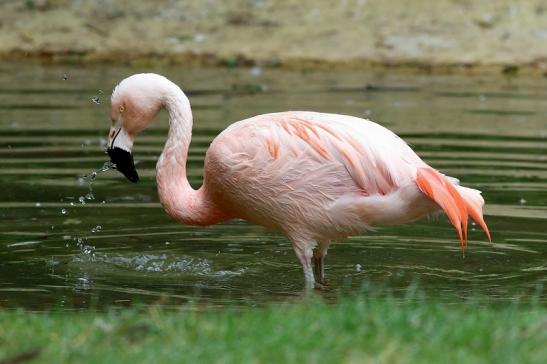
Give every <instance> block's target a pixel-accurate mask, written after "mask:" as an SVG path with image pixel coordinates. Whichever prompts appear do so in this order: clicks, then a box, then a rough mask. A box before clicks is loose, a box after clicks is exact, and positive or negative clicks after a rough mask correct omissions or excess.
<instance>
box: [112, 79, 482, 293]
mask: <svg viewBox="0 0 547 364" xmlns="http://www.w3.org/2000/svg"><path fill="white" fill-rule="evenodd" d="M161 107H166V108H167V109H168V112H169V114H170V132H169V137H168V141H167V143H166V146H165V149H164V152H163V153H162V155H161V157H160V159H159V160H158V164H157V182H158V191H159V196H160V200H161V202H162V204H163V206H164V208H165V210H166V211H167V213H168V214H169V215H171V216H172V217H173V218H175V219H177V220H179V221H181V222H183V223H187V224H193V225H209V224H213V223H216V222H219V221H223V220H227V219H232V218H241V219H245V220H247V221H250V222H253V223H256V224H259V225H263V226H266V227H268V228H271V229H276V230H279V231H282V232H283V233H284V234H286V235H287V237H288V238H289V239H290V240H291V242H292V244H293V247H294V250H295V252H296V254H297V256H298V258H299V259H300V262H301V264H302V266H303V269H304V273H305V277H306V281H307V282H313V281H314V274H313V269H312V268H313V267H312V261H313V263H314V265H315V273H316V275H318V276H319V277H320V278H319V279H318V280H319V281H323V279H324V270H323V269H324V268H323V260H324V257H325V255H326V252H327V249H328V247H329V245H330V242H331V241H332V240H337V239H341V238H345V237H347V236H350V235H356V234H361V233H363V232H365V231H367V230H369V229H371V228H372V227H374V226H380V225H394V224H402V223H406V222H410V221H414V220H416V219H419V218H421V217H423V216H426V215H429V214H432V213H435V212H438V211H440V210H444V211H445V213H447V215H448V217H449V219H450V221H451V223H452V224H453V225H454V227H455V228H456V231H457V232H458V235H459V237H460V241H461V244H462V248H464V247H465V244H466V239H467V237H466V231H467V216H468V215H470V216H471V217H472V218H473V219H474V220H475V221H476V222H477V223H479V224H480V225H481V226H482V227H483V229H484V230H485V232H486V233H487V235H488V237H489V232H488V228H487V227H486V224H485V223H484V220H483V218H482V205H483V204H484V200H483V199H482V197H481V196H480V192H479V191H477V190H473V189H469V188H465V187H461V186H458V185H457V180H455V179H453V178H450V177H446V176H444V175H442V174H440V173H439V172H437V171H436V170H434V169H433V168H431V167H429V166H428V165H427V164H426V163H425V162H423V161H422V160H421V159H420V158H419V157H418V156H417V155H416V154H415V153H414V152H413V151H412V149H411V148H410V147H409V146H408V145H407V144H406V143H405V142H404V141H403V140H402V139H401V138H399V137H398V136H397V135H395V134H394V133H393V132H391V131H390V130H388V129H386V128H384V127H382V126H380V125H378V124H376V123H374V122H372V121H369V120H364V119H360V118H356V117H352V116H346V115H337V114H325V113H317V112H305V111H290V112H281V113H273V114H264V115H258V116H255V117H252V118H249V119H246V120H242V121H239V122H236V123H234V124H232V125H230V126H229V127H228V128H226V129H225V130H224V131H223V132H222V133H220V134H219V135H218V136H217V137H216V138H215V139H214V140H213V142H212V143H211V146H210V148H209V150H208V151H207V154H206V157H205V164H204V179H203V185H202V187H201V188H200V189H199V190H197V191H194V190H193V189H192V188H191V187H190V185H189V183H188V181H187V179H186V159H187V153H188V144H189V141H190V136H191V128H192V116H191V111H190V105H189V102H188V99H187V98H186V96H185V95H184V93H183V92H182V91H181V90H180V88H178V86H176V85H174V84H173V83H171V82H170V81H168V80H167V79H165V78H163V77H162V76H158V75H153V74H141V75H134V76H131V77H130V78H128V79H126V80H124V81H122V83H120V85H119V86H118V87H117V88H116V90H115V91H114V93H113V96H112V110H111V112H112V118H113V123H114V125H113V130H112V133H111V140H110V147H111V149H114V148H121V149H123V150H129V151H130V150H131V147H132V143H133V139H134V137H135V136H136V134H138V132H140V130H142V129H143V128H144V127H145V126H146V125H147V124H148V122H149V121H151V120H152V119H153V117H154V116H155V114H156V113H157V111H158V110H159V109H160V108H161ZM120 131H121V132H122V133H121V134H122V138H121V140H120V141H119V142H116V140H114V138H113V136H114V134H115V133H116V132H118V133H120ZM116 139H117V138H116ZM113 162H114V163H116V161H114V160H113Z"/></svg>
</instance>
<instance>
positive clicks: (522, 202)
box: [519, 197, 527, 205]
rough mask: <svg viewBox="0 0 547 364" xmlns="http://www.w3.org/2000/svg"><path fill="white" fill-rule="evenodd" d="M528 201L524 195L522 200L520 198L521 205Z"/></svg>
mask: <svg viewBox="0 0 547 364" xmlns="http://www.w3.org/2000/svg"><path fill="white" fill-rule="evenodd" d="M526 202H527V201H526V199H525V198H524V197H521V198H520V200H519V203H520V204H521V205H524V204H526Z"/></svg>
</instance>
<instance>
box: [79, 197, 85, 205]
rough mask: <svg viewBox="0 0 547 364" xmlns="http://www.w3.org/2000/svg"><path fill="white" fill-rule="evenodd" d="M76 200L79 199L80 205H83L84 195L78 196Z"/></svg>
mask: <svg viewBox="0 0 547 364" xmlns="http://www.w3.org/2000/svg"><path fill="white" fill-rule="evenodd" d="M78 201H80V203H81V204H82V205H85V197H84V196H80V197H78Z"/></svg>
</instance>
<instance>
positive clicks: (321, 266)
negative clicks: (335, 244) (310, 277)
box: [313, 242, 330, 286]
mask: <svg viewBox="0 0 547 364" xmlns="http://www.w3.org/2000/svg"><path fill="white" fill-rule="evenodd" d="M329 245H330V243H329V242H326V243H319V244H318V246H317V247H316V248H315V249H314V250H313V263H314V271H315V281H316V282H317V283H319V284H321V285H324V286H326V285H328V282H327V280H326V279H325V256H326V255H327V250H328V248H329Z"/></svg>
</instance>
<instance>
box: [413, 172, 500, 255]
mask: <svg viewBox="0 0 547 364" xmlns="http://www.w3.org/2000/svg"><path fill="white" fill-rule="evenodd" d="M416 184H417V185H418V188H419V189H420V191H422V192H423V193H424V194H426V195H427V196H428V197H429V198H431V199H432V200H433V201H435V202H436V203H437V204H438V205H439V206H440V207H441V208H442V209H443V211H444V212H445V213H446V215H447V216H448V219H449V220H450V222H451V223H452V225H453V226H454V228H455V229H456V232H457V233H458V237H459V238H460V245H461V248H462V252H465V248H466V247H467V217H468V215H470V216H471V218H472V219H473V220H474V221H475V222H476V223H477V224H479V225H480V227H481V228H482V229H483V230H484V233H485V234H486V236H487V237H488V240H490V241H492V239H491V237H490V231H489V230H488V226H487V225H486V223H485V222H484V219H483V217H482V199H481V198H480V196H478V192H477V191H473V190H469V189H467V191H471V192H470V193H464V190H465V188H464V187H459V186H458V189H457V188H456V186H455V185H453V184H452V183H451V182H450V181H449V180H448V179H447V178H446V177H444V176H443V175H442V174H440V173H439V172H437V171H436V170H434V169H433V168H420V169H419V170H418V175H417V178H416ZM471 193H475V194H477V196H478V199H479V200H480V201H479V200H477V198H473V196H471Z"/></svg>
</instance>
